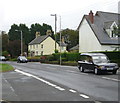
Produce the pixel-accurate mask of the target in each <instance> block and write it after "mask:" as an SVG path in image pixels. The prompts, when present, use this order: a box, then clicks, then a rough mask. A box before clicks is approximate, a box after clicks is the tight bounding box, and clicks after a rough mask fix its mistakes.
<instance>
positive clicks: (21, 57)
mask: <svg viewBox="0 0 120 103" xmlns="http://www.w3.org/2000/svg"><path fill="white" fill-rule="evenodd" d="M17 62H18V63H27V62H28V60H27V58H26V57H25V56H19V57H18V58H17Z"/></svg>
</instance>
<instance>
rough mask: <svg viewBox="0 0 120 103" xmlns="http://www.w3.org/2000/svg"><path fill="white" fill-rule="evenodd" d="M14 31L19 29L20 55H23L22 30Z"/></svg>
mask: <svg viewBox="0 0 120 103" xmlns="http://www.w3.org/2000/svg"><path fill="white" fill-rule="evenodd" d="M15 31H19V32H20V35H21V55H23V40H22V30H15Z"/></svg>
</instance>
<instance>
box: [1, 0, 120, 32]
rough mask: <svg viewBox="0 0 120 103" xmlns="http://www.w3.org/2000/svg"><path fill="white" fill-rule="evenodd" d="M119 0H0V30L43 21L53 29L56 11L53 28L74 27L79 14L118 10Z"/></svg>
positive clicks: (80, 16)
mask: <svg viewBox="0 0 120 103" xmlns="http://www.w3.org/2000/svg"><path fill="white" fill-rule="evenodd" d="M119 1H120V0H0V31H6V32H8V31H9V29H10V27H11V25H13V24H17V25H19V24H20V23H23V24H26V25H27V26H28V27H30V26H31V24H35V23H39V24H41V25H42V24H43V23H46V24H48V25H51V26H52V28H53V30H55V29H54V28H55V23H54V22H55V18H54V16H50V15H51V14H57V31H59V30H60V17H61V29H66V28H69V29H73V30H76V29H77V27H78V25H79V23H80V21H81V19H82V17H83V16H84V15H85V14H89V12H90V10H92V11H93V13H94V14H95V13H96V11H104V12H114V13H118V2H119Z"/></svg>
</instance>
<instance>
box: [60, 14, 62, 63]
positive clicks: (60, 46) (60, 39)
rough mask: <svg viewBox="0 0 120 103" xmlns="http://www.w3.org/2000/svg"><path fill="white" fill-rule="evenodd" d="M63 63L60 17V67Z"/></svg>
mask: <svg viewBox="0 0 120 103" xmlns="http://www.w3.org/2000/svg"><path fill="white" fill-rule="evenodd" d="M61 63H62V58H61V16H60V65H61Z"/></svg>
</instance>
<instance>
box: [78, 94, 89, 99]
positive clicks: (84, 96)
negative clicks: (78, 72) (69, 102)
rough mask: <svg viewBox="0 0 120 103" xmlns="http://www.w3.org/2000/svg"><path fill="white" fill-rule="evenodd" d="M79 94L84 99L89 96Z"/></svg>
mask: <svg viewBox="0 0 120 103" xmlns="http://www.w3.org/2000/svg"><path fill="white" fill-rule="evenodd" d="M80 96H81V97H83V98H86V99H88V98H89V96H87V95H84V94H80Z"/></svg>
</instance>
